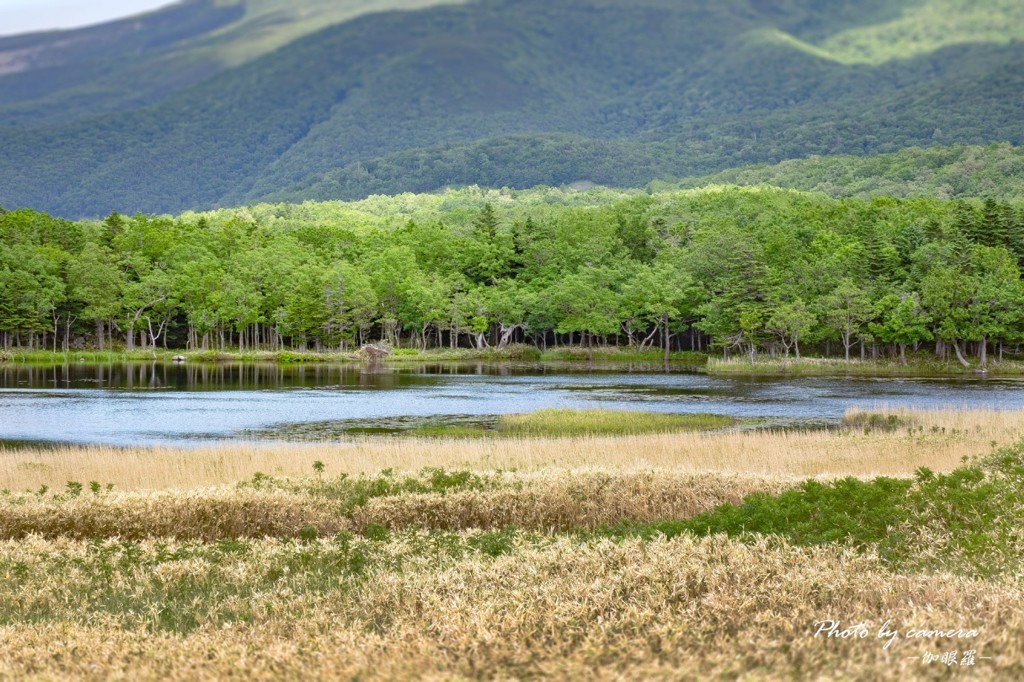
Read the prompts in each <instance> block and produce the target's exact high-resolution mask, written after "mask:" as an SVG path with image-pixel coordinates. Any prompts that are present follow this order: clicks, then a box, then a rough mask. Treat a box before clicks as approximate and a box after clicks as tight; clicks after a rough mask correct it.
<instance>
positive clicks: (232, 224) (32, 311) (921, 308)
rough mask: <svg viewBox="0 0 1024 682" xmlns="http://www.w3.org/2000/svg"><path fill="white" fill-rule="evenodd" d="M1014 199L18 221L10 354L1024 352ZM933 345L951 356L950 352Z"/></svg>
mask: <svg viewBox="0 0 1024 682" xmlns="http://www.w3.org/2000/svg"><path fill="white" fill-rule="evenodd" d="M1022 263H1024V213H1022V210H1021V207H1020V206H1017V205H1012V204H1007V203H999V202H996V201H986V202H980V201H979V202H969V201H942V200H938V199H907V200H896V199H874V200H871V201H862V200H856V199H843V200H833V199H829V198H827V197H824V196H821V195H814V194H803V193H799V192H793V191H786V190H775V189H764V188H760V189H741V188H735V187H713V188H707V189H704V190H696V191H670V192H664V193H656V194H644V193H639V192H632V193H630V192H613V191H610V190H594V191H591V192H571V191H568V190H565V191H559V190H550V189H538V190H533V191H529V192H514V191H508V190H506V191H482V190H479V189H476V188H470V189H467V190H460V191H450V192H448V193H447V194H445V195H418V196H417V195H402V196H397V197H373V198H371V199H369V200H366V201H363V202H353V203H347V204H343V203H337V202H334V203H324V204H304V205H269V204H268V205H262V206H256V207H251V208H248V209H239V210H222V211H216V212H212V213H205V214H195V213H187V214H183V215H181V216H178V217H161V216H150V215H135V216H131V217H127V216H122V215H118V214H112V215H110V216H109V217H107V218H106V219H105V220H102V221H79V222H73V221H68V220H63V219H60V218H54V217H51V216H48V215H46V214H44V213H39V212H35V211H30V210H26V209H21V210H16V211H9V212H7V211H4V212H2V213H0V343H2V346H3V348H4V349H8V350H9V349H12V348H24V349H49V350H69V349H76V348H82V347H93V348H97V349H120V348H125V349H128V350H136V349H149V348H155V347H163V348H188V349H194V350H203V349H205V350H222V351H227V350H238V351H243V352H244V351H256V350H285V349H297V350H307V349H317V350H321V351H323V350H346V349H352V348H355V347H358V346H360V345H362V344H365V343H368V342H371V341H373V342H377V341H384V342H387V343H389V344H391V345H393V346H395V347H403V346H405V347H416V348H421V349H427V348H438V347H445V348H456V347H462V348H466V347H473V348H488V347H505V346H508V345H509V344H513V343H528V344H533V345H536V346H537V347H539V348H547V347H550V346H552V345H564V344H577V345H578V344H583V345H585V346H590V347H592V346H595V345H613V344H614V345H621V346H624V347H626V346H628V347H631V348H633V349H635V350H637V351H649V350H654V349H660V350H661V351H662V352H664V353H666V354H667V353H669V352H671V351H673V350H709V351H714V352H719V353H722V354H724V355H726V356H729V355H737V354H742V355H743V356H744V357H747V356H749V357H750V358H752V359H753V358H756V357H757V356H758V355H759V354H763V353H768V354H772V355H776V356H779V357H785V358H788V357H790V356H792V357H800V355H801V353H807V352H808V350H809V349H810V348H813V350H814V351H815V352H819V353H825V354H829V355H835V356H841V357H845V358H847V359H850V358H852V357H869V356H870V357H873V358H877V357H880V356H883V355H885V356H888V357H891V358H897V359H902V360H903V361H904V362H905V361H906V356H907V351H908V349H920V348H921V347H922V345H924V344H929V345H928V347H929V349H932V348H933V349H934V352H935V353H936V354H937V355H938V356H939V357H940V358H941V359H943V360H957V361H959V362H961V363H963V364H965V365H972V364H973V363H974V362H978V363H979V364H981V365H985V364H987V363H988V361H989V358H990V356H991V355H992V354H993V353H995V354H997V355H1000V356H1002V355H1003V353H1005V352H1006V350H1007V349H1008V348H1012V349H1016V348H1017V346H1018V344H1019V343H1020V342H1021V341H1022V340H1024V286H1022V284H1021V276H1020V268H1021V264H1022ZM931 344H934V346H932V345H931Z"/></svg>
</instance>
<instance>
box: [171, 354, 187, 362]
mask: <svg viewBox="0 0 1024 682" xmlns="http://www.w3.org/2000/svg"><path fill="white" fill-rule="evenodd" d="M187 360H188V358H186V357H185V356H184V355H175V356H174V357H173V358H171V362H178V363H181V362H185V361H187Z"/></svg>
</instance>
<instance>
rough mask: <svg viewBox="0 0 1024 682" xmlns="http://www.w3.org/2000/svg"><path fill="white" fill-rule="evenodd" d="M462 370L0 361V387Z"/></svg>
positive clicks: (243, 384)
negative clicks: (6, 363) (58, 363)
mask: <svg viewBox="0 0 1024 682" xmlns="http://www.w3.org/2000/svg"><path fill="white" fill-rule="evenodd" d="M463 373H467V369H465V368H462V369H459V370H455V369H452V368H449V367H441V366H419V367H403V368H401V369H396V368H394V367H390V366H387V365H363V366H360V365H312V364H310V365H279V364H267V363H263V364H259V363H219V364H215V363H189V362H185V363H161V362H134V363H116V364H95V365H92V364H85V363H77V364H76V363H71V364H65V365H51V366H41V365H4V366H0V388H78V389H82V388H96V389H126V390H132V389H149V390H161V389H162V390H181V391H217V390H258V389H270V390H272V389H288V388H346V387H351V388H364V389H379V390H389V389H396V388H401V387H404V386H423V385H430V384H433V383H436V381H437V379H436V378H431V377H432V376H440V375H443V374H463ZM474 373H481V372H474ZM487 373H493V372H487Z"/></svg>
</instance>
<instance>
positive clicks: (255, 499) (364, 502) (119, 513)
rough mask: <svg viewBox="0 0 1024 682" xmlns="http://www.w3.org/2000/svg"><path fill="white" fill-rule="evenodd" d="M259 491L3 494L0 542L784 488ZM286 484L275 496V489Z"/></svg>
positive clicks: (596, 504)
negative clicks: (364, 493)
mask: <svg viewBox="0 0 1024 682" xmlns="http://www.w3.org/2000/svg"><path fill="white" fill-rule="evenodd" d="M263 485H264V487H262V488H261V489H252V488H250V487H244V488H235V487H227V486H225V487H221V488H211V489H205V490H192V491H159V492H127V493H124V492H121V493H118V492H115V493H103V494H100V495H90V494H88V493H86V494H82V495H78V496H69V495H67V494H57V495H53V494H48V495H45V496H39V495H9V496H2V497H0V539H21V538H25V537H28V536H31V535H35V536H39V537H48V538H59V537H67V538H74V539H108V538H121V539H125V540H140V539H146V538H160V537H163V538H175V539H179V540H200V541H206V542H211V541H216V540H223V539H236V538H261V537H276V538H296V537H300V536H301V535H302V534H303V532H304V531H305V532H308V531H309V530H315V531H316V535H317V536H318V537H329V536H331V535H333V534H335V533H338V532H339V531H354V532H363V531H364V530H365V529H366V528H367V527H369V526H383V527H386V528H390V529H395V530H401V529H407V528H416V529H439V530H450V531H453V530H463V529H471V528H476V529H501V528H507V527H516V528H520V529H524V530H530V531H540V532H558V531H570V530H576V529H580V530H582V529H595V528H598V527H601V526H606V525H613V524H616V523H619V522H621V521H633V522H640V523H647V522H653V521H659V520H662V519H667V518H671V519H681V518H689V517H691V516H695V515H697V514H699V513H701V512H705V511H709V510H711V509H714V508H715V507H716V506H718V505H720V504H726V503H732V504H736V503H739V502H740V501H741V500H742V499H743V498H744V497H746V496H747V495H749V494H751V493H754V492H766V493H777V492H779V491H781V490H782V489H784V488H785V487H786V485H787V484H785V483H783V482H781V481H778V480H769V479H763V478H756V477H750V476H718V475H713V474H703V475H692V474H673V473H669V472H631V473H627V472H603V471H587V472H564V473H556V472H548V473H544V474H530V475H518V474H503V475H500V476H494V477H492V478H490V479H487V482H486V485H485V487H483V489H464V490H451V491H443V492H424V493H410V492H401V491H395V492H392V493H389V494H383V495H380V496H371V497H369V498H368V499H360V500H359V502H358V506H354V507H353V508H351V509H348V508H346V506H345V501H346V500H348V499H351V498H352V497H353V493H355V492H357V491H356V490H354V488H357V487H358V486H359V483H358V482H357V483H356V484H355V485H354V486H350V487H345V486H346V484H345V482H342V483H337V482H330V481H328V482H326V485H325V484H324V483H321V482H317V481H309V480H307V481H280V482H272V483H264V484H263ZM282 488H283V489H282Z"/></svg>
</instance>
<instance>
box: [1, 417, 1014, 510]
mask: <svg viewBox="0 0 1024 682" xmlns="http://www.w3.org/2000/svg"><path fill="white" fill-rule="evenodd" d="M857 414H858V413H856V412H851V413H850V414H849V415H848V416H847V423H848V425H847V428H844V429H840V430H832V431H823V430H812V431H805V430H783V429H779V430H731V431H730V430H727V431H705V432H701V431H698V432H679V433H657V434H645V435H637V436H586V437H575V438H530V439H523V438H489V439H478V438H474V439H467V438H450V439H446V438H364V439H355V440H353V441H352V442H349V443H342V444H339V443H303V444H296V445H289V444H267V445H257V444H251V443H229V444H217V445H211V446H208V447H198V448H194V449H174V448H117V447H108V446H89V447H79V446H54V447H42V448H34V449H23V448H7V449H5V448H2V447H0V489H9V490H12V491H24V490H36V489H38V488H39V486H40V485H47V486H49V487H50V488H52V489H59V488H63V487H64V485H65V483H66V482H67V481H79V482H81V483H83V484H88V483H89V482H90V481H96V482H98V483H99V484H101V485H103V486H106V485H107V484H113V485H114V486H115V489H116V490H118V491H131V490H140V491H144V490H162V489H186V490H187V489H194V488H204V487H210V486H216V485H222V484H229V483H234V482H236V481H240V480H246V479H250V478H251V477H252V476H253V475H254V474H256V473H257V472H262V473H264V474H267V475H270V476H276V477H296V476H299V477H301V476H306V475H308V474H309V473H310V471H311V469H310V466H311V464H312V463H313V462H315V461H320V462H323V463H324V466H325V467H326V472H327V474H328V475H332V476H333V475H338V474H349V475H357V474H369V473H375V472H378V471H380V470H382V469H395V470H397V471H418V470H419V469H421V468H423V467H442V468H446V469H467V470H472V471H484V472H486V471H495V470H505V471H509V470H513V469H514V470H517V471H520V472H540V473H544V472H549V471H561V470H565V469H569V470H580V469H584V470H585V469H590V468H604V469H613V470H616V471H635V470H650V469H657V470H668V471H673V472H679V473H721V474H726V475H751V476H771V477H781V478H790V479H791V478H794V477H836V476H846V475H854V476H858V477H865V476H867V477H870V476H912V475H913V473H914V471H915V470H917V469H918V468H919V467H929V468H931V469H933V470H935V471H950V470H952V469H954V468H956V467H957V466H959V465H960V463H961V461H962V459H963V458H964V457H970V456H973V455H976V454H979V453H980V452H983V451H985V450H986V449H990V448H991V447H995V446H999V445H1006V444H1008V443H1011V442H1014V441H1015V440H1017V439H1019V438H1020V437H1021V435H1022V434H1024V413H1021V412H1016V411H1000V410H936V411H915V412H897V413H892V414H894V415H896V416H897V418H898V419H900V420H909V421H912V422H913V423H912V424H908V425H906V426H903V427H901V428H897V429H894V430H893V429H889V428H888V427H886V428H876V427H872V426H870V425H868V427H867V428H865V425H864V424H862V423H860V422H859V421H858V420H859V419H861V418H859V417H857V416H856V415H857ZM881 419H882V420H883V421H884V422H886V423H887V422H888V416H883V417H882V418H881Z"/></svg>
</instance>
